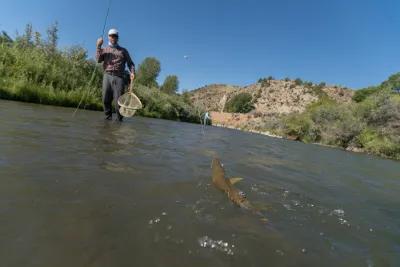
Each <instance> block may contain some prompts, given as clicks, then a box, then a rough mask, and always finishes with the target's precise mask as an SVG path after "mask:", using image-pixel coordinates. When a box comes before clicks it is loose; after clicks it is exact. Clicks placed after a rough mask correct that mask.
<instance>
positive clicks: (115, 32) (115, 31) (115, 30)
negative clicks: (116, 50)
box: [108, 29, 118, 36]
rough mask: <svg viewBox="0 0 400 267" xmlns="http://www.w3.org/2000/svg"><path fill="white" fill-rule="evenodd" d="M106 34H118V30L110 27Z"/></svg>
mask: <svg viewBox="0 0 400 267" xmlns="http://www.w3.org/2000/svg"><path fill="white" fill-rule="evenodd" d="M108 35H117V36H118V30H117V29H111V30H109V31H108Z"/></svg>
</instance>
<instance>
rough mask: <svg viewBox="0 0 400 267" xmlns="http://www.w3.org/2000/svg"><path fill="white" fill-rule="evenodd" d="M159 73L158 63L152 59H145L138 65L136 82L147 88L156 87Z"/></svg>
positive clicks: (159, 66)
mask: <svg viewBox="0 0 400 267" xmlns="http://www.w3.org/2000/svg"><path fill="white" fill-rule="evenodd" d="M160 71H161V64H160V61H159V60H158V59H156V58H154V57H148V58H145V59H144V60H143V62H142V64H140V65H139V70H138V73H137V79H136V82H137V83H139V84H142V85H145V86H149V87H158V84H157V77H158V75H159V74H160Z"/></svg>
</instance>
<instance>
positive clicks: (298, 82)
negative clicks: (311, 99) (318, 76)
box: [294, 78, 303, 86]
mask: <svg viewBox="0 0 400 267" xmlns="http://www.w3.org/2000/svg"><path fill="white" fill-rule="evenodd" d="M294 83H295V84H296V85H297V86H300V85H303V80H302V79H300V78H297V79H296V80H295V81H294Z"/></svg>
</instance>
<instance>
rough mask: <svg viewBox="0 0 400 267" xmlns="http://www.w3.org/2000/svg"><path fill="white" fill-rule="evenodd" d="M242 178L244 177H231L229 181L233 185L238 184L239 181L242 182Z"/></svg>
mask: <svg viewBox="0 0 400 267" xmlns="http://www.w3.org/2000/svg"><path fill="white" fill-rule="evenodd" d="M241 180H243V178H241V177H232V178H229V182H231V184H232V185H234V184H237V183H238V182H240V181H241Z"/></svg>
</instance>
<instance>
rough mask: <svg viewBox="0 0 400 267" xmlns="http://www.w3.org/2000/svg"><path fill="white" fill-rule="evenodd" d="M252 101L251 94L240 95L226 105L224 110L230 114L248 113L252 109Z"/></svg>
mask: <svg viewBox="0 0 400 267" xmlns="http://www.w3.org/2000/svg"><path fill="white" fill-rule="evenodd" d="M252 100H253V97H252V96H251V94H249V93H240V94H238V95H236V96H234V97H233V98H232V99H230V100H229V101H228V102H227V103H226V106H225V110H226V111H227V112H232V113H248V112H250V111H251V110H253V109H254V106H253V101H252Z"/></svg>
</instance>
